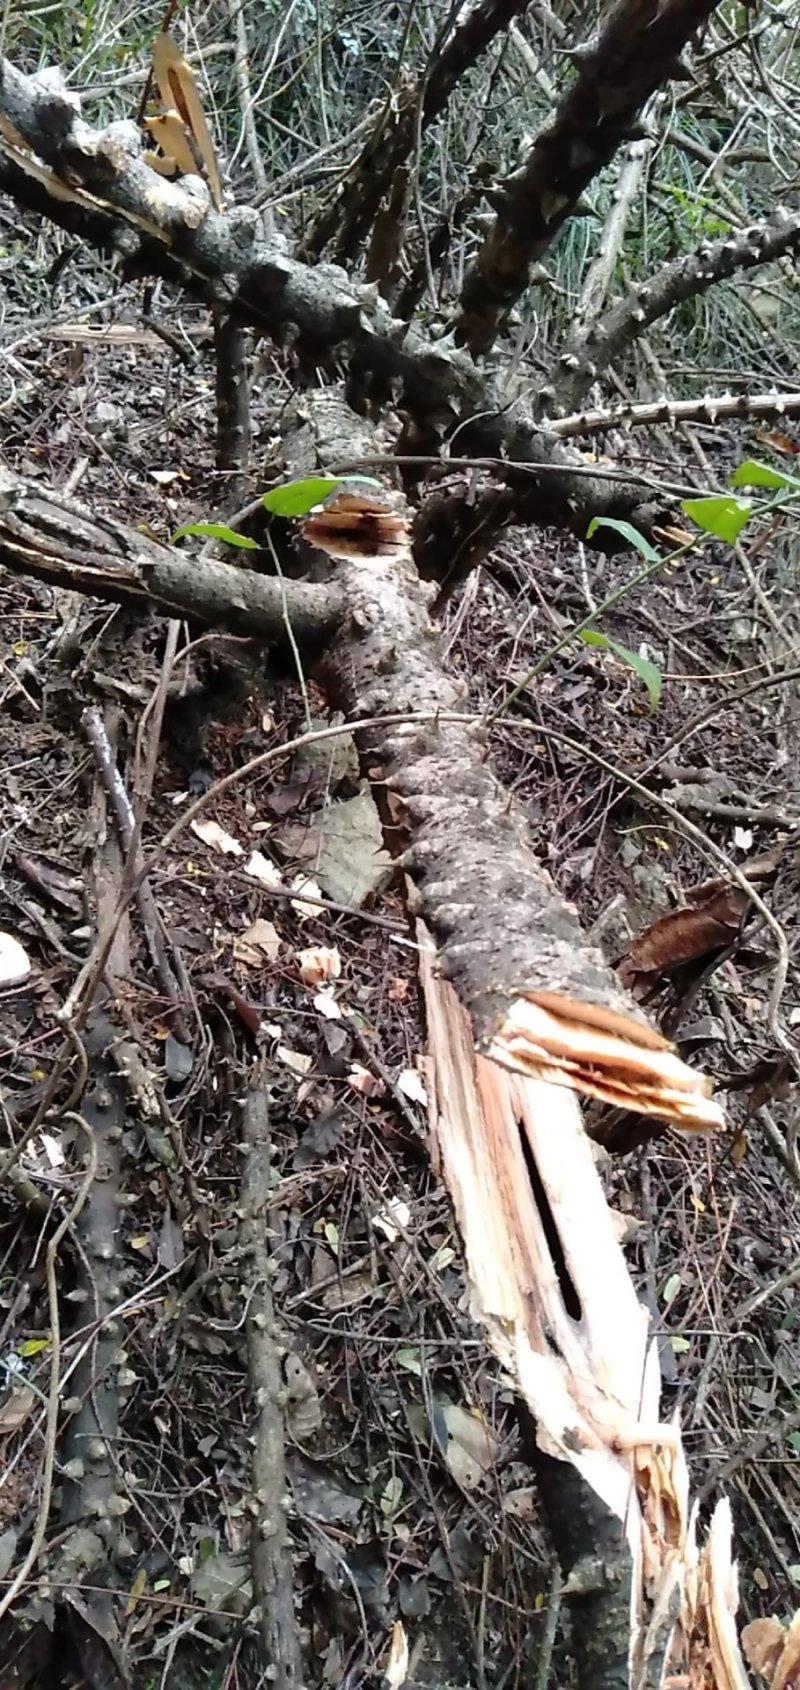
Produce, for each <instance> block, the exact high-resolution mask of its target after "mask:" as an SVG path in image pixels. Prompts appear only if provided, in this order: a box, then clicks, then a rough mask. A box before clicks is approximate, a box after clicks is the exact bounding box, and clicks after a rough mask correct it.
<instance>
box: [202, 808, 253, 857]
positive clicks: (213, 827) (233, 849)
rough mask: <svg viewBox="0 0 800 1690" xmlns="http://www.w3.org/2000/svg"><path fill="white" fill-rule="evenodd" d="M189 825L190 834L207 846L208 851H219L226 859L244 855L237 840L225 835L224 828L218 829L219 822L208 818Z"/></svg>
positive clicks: (227, 834)
mask: <svg viewBox="0 0 800 1690" xmlns="http://www.w3.org/2000/svg"><path fill="white" fill-rule="evenodd" d="M189 825H190V827H191V830H192V833H194V834H195V835H196V837H197V838H198V839H201V840H202V842H203V844H204V845H208V847H209V849H210V850H212V851H220V852H222V854H223V856H226V857H241V856H243V855H244V852H243V849H242V846H241V845H240V844H239V841H238V839H234V837H233V834H231V833H226V831H225V828H224V827H220V825H219V822H215V821H212V820H211V818H210V817H208V818H203V819H202V820H201V821H193V822H190V824H189Z"/></svg>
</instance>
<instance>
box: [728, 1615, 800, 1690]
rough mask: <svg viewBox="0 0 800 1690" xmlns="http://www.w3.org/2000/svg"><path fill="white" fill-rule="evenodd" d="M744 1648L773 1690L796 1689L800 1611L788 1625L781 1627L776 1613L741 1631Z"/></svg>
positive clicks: (799, 1668) (799, 1679)
mask: <svg viewBox="0 0 800 1690" xmlns="http://www.w3.org/2000/svg"><path fill="white" fill-rule="evenodd" d="M742 1648H743V1650H744V1653H745V1656H746V1657H747V1661H748V1663H749V1665H750V1666H751V1667H752V1668H753V1671H754V1672H757V1673H758V1676H759V1678H763V1679H764V1680H765V1681H766V1683H767V1684H768V1685H769V1687H770V1690H795V1687H796V1686H797V1684H799V1683H800V1611H798V1612H797V1613H796V1614H795V1615H794V1618H793V1619H792V1620H791V1621H790V1623H789V1625H788V1626H787V1625H781V1622H780V1620H779V1619H776V1618H775V1616H774V1614H773V1615H770V1616H769V1618H767V1619H763V1620H751V1621H750V1624H749V1625H746V1626H745V1627H744V1628H743V1631H742Z"/></svg>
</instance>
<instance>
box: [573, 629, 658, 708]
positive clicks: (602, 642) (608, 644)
mask: <svg viewBox="0 0 800 1690" xmlns="http://www.w3.org/2000/svg"><path fill="white" fill-rule="evenodd" d="M580 638H581V639H582V640H583V642H584V645H595V646H601V647H602V649H603V650H604V651H612V652H613V653H614V656H615V657H618V658H620V660H621V661H622V662H623V663H627V664H628V667H629V668H630V669H633V670H634V673H635V674H637V675H638V676H639V680H640V681H642V682H643V684H644V685H645V686H646V688H647V696H648V698H649V699H650V710H651V712H652V711H653V710H657V709H658V706H659V704H660V703H661V686H662V677H661V670H660V669H659V668H658V667H657V665H656V664H655V663H651V662H650V659H649V657H642V656H641V654H640V653H639V652H638V651H631V650H630V648H629V647H628V646H626V645H618V643H617V641H616V640H612V639H609V637H608V634H601V633H600V630H599V628H584V629H583V630H582V632H581V635H580Z"/></svg>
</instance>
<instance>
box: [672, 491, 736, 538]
mask: <svg viewBox="0 0 800 1690" xmlns="http://www.w3.org/2000/svg"><path fill="white" fill-rule="evenodd" d="M681 510H682V511H683V513H684V516H688V517H691V519H692V522H696V523H697V526H698V528H702V529H704V530H705V532H706V534H713V535H714V538H715V539H717V540H725V541H726V542H727V544H728V545H733V542H734V540H738V538H739V535H740V534H741V532H742V529H743V528H744V526H745V523H747V522H749V521H750V517H751V516H752V514H753V506H752V502H751V500H750V499H735V498H733V496H732V495H730V494H726V493H723V494H721V495H719V496H718V497H717V496H715V497H714V498H711V499H683V500H682V502H681Z"/></svg>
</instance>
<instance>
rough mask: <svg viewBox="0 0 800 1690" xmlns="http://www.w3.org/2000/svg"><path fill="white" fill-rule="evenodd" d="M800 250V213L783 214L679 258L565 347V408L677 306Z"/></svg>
mask: <svg viewBox="0 0 800 1690" xmlns="http://www.w3.org/2000/svg"><path fill="white" fill-rule="evenodd" d="M798 251H800V213H799V212H789V211H785V210H781V209H779V210H778V211H777V212H776V214H775V218H774V220H773V221H772V222H770V223H754V224H752V225H751V226H750V227H749V228H747V229H742V230H741V232H740V233H739V234H736V235H724V236H722V237H721V238H720V239H719V240H716V241H703V242H702V243H701V245H700V246H699V247H697V249H696V251H695V252H690V253H689V254H688V255H687V256H686V257H685V258H676V259H675V261H674V263H672V264H668V265H667V266H666V267H665V268H664V269H663V270H661V271H660V272H659V274H658V275H657V276H654V277H652V279H651V280H650V281H649V282H643V283H642V284H641V286H639V287H634V288H631V289H630V291H629V293H628V297H627V298H626V299H623V300H620V302H619V304H617V305H614V306H612V308H611V310H610V311H608V312H607V313H606V315H605V317H602V318H601V319H600V321H599V322H598V323H595V324H594V325H593V327H592V328H590V330H589V332H588V334H587V335H586V338H585V340H583V341H582V342H581V343H580V344H574V343H572V344H570V343H567V345H565V347H564V349H563V351H562V353H561V355H560V358H559V360H558V365H559V368H560V371H561V372H562V373H561V377H560V378H558V379H557V388H558V400H559V404H560V406H561V407H562V409H564V410H566V409H571V410H572V409H575V408H576V407H577V406H578V405H579V404H580V401H581V399H582V398H583V396H584V394H585V393H586V392H587V390H588V388H589V387H591V384H592V382H593V381H596V379H597V377H598V376H599V375H601V374H602V372H603V371H604V370H606V369H608V366H609V364H613V363H614V361H615V360H616V359H617V358H619V356H620V354H621V353H623V352H624V351H625V350H626V349H627V347H628V346H630V345H631V343H632V342H633V341H634V340H636V339H637V338H638V336H639V335H641V334H643V333H644V331H645V329H647V328H649V327H650V325H651V324H652V323H655V322H656V321H657V320H658V318H659V317H665V316H666V315H667V312H668V311H672V310H673V309H674V307H675V306H676V305H681V304H683V302H684V300H687V299H692V298H694V297H695V296H696V295H697V294H700V293H706V292H707V291H708V289H709V288H711V287H714V286H716V284H717V282H722V281H726V280H727V279H728V277H730V276H733V275H735V274H736V272H737V270H752V269H755V267H756V266H757V265H759V264H771V263H773V262H774V261H775V259H776V258H782V257H783V256H784V254H785V253H796V252H798Z"/></svg>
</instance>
